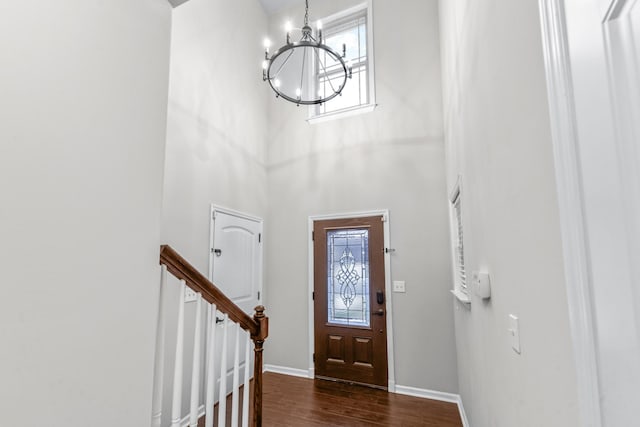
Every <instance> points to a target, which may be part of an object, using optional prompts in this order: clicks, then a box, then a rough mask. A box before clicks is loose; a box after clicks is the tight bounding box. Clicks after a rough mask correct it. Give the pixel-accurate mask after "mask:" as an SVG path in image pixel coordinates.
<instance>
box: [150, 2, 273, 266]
mask: <svg viewBox="0 0 640 427" xmlns="http://www.w3.org/2000/svg"><path fill="white" fill-rule="evenodd" d="M265 32H266V16H265V14H264V11H263V10H262V7H261V6H260V4H259V2H258V1H257V0H238V1H233V2H220V1H211V0H190V1H189V2H187V3H184V4H183V5H181V6H179V7H177V8H175V9H174V12H173V28H172V40H171V84H170V87H169V112H168V125H167V155H166V163H165V188H164V199H163V206H162V207H163V209H162V237H163V240H164V241H165V242H166V243H169V244H170V245H172V246H173V247H174V248H175V249H176V250H177V251H178V252H180V253H181V254H182V255H183V256H184V257H185V258H187V259H188V260H189V262H191V263H192V264H193V265H194V266H195V267H196V268H198V269H199V270H200V271H201V272H203V273H204V274H205V275H206V274H207V271H208V266H209V261H208V260H209V223H210V213H209V209H210V205H211V203H216V204H218V205H221V206H224V207H228V208H231V209H236V210H239V211H243V212H247V213H250V214H253V215H256V216H260V217H263V218H264V217H265V216H266V214H267V185H266V167H265V156H266V155H265V150H266V148H265V147H266V138H267V120H266V117H265V112H266V108H267V107H266V102H267V98H266V90H265V88H264V86H263V85H262V74H261V73H262V70H261V66H260V64H261V56H262V55H263V54H264V53H263V47H262V38H263V35H264V33H265ZM252 47H253V48H252Z"/></svg>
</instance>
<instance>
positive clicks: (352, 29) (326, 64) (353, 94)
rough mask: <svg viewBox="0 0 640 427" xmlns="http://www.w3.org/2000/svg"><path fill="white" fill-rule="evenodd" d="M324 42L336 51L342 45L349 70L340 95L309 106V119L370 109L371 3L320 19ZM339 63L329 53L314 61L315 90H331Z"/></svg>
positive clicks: (337, 82)
mask: <svg viewBox="0 0 640 427" xmlns="http://www.w3.org/2000/svg"><path fill="white" fill-rule="evenodd" d="M321 22H322V26H323V33H324V34H323V40H324V44H326V45H327V46H329V47H331V48H332V49H333V50H335V51H336V52H338V53H342V51H343V46H345V47H346V58H344V59H345V62H346V63H347V64H348V65H350V66H351V67H352V69H353V76H352V78H351V79H348V80H347V82H346V84H345V88H344V90H343V91H342V94H341V95H340V96H337V97H335V98H334V99H332V100H330V101H328V102H325V103H324V104H320V105H314V106H312V107H311V108H310V121H311V122H313V121H315V120H316V119H321V118H326V117H337V116H342V115H347V114H353V113H355V112H366V111H371V110H372V109H373V106H374V105H375V100H374V85H373V83H374V81H373V80H374V78H373V49H372V35H371V33H372V31H371V3H370V2H367V3H363V4H361V5H359V6H356V7H354V8H352V9H349V10H347V11H344V12H342V13H339V14H337V15H333V16H330V17H328V18H325V19H322V20H321ZM343 75H344V74H343V73H342V66H341V64H340V63H338V62H337V61H331V59H330V58H329V55H326V54H325V55H324V56H323V57H320V58H318V60H317V61H316V63H315V76H314V79H313V80H314V83H315V85H316V89H317V91H318V93H322V94H327V93H332V92H333V91H334V90H336V89H337V88H338V87H339V86H340V85H341V84H342V78H341V77H342V76H343Z"/></svg>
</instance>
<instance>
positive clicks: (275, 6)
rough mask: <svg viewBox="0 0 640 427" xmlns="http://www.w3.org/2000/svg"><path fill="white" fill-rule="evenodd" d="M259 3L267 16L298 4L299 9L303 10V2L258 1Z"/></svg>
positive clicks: (297, 0)
mask: <svg viewBox="0 0 640 427" xmlns="http://www.w3.org/2000/svg"><path fill="white" fill-rule="evenodd" d="M260 3H262V7H264V10H266V11H267V13H268V14H269V15H271V14H272V13H275V12H277V11H279V10H282V9H285V8H287V7H289V6H293V5H295V4H300V7H301V8H304V0H260Z"/></svg>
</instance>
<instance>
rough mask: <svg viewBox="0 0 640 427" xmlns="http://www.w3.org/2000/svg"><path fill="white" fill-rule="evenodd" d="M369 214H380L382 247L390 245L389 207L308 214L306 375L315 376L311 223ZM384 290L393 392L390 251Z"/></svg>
mask: <svg viewBox="0 0 640 427" xmlns="http://www.w3.org/2000/svg"><path fill="white" fill-rule="evenodd" d="M369 216H382V218H383V222H384V223H383V224H382V230H383V234H384V247H385V248H389V247H390V244H389V242H390V239H389V209H378V210H371V211H361V212H347V213H337V214H324V215H311V216H309V222H308V233H307V241H308V253H309V261H308V285H309V288H308V295H307V301H308V322H309V335H308V340H309V354H308V362H309V370H308V377H309V378H312V379H313V378H314V377H315V364H314V363H313V352H314V350H315V348H314V337H315V330H314V327H313V313H314V304H313V273H314V272H313V239H312V234H313V223H314V222H315V221H322V220H330V219H349V218H361V217H369ZM384 291H385V294H386V295H387V307H386V310H387V316H386V320H387V322H386V323H387V325H386V327H387V375H388V378H387V384H388V390H389V392H391V393H395V391H396V376H395V363H394V360H395V358H394V354H393V349H394V345H393V342H394V341H393V298H392V292H391V252H387V253H385V254H384Z"/></svg>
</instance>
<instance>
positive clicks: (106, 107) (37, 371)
mask: <svg viewBox="0 0 640 427" xmlns="http://www.w3.org/2000/svg"><path fill="white" fill-rule="evenodd" d="M0 19H1V22H0V57H1V58H2V59H1V62H2V67H0V93H1V94H2V95H1V96H0V116H1V117H2V126H0V141H1V142H0V194H1V195H2V201H1V202H0V241H1V242H2V248H1V249H0V260H1V261H0V265H1V266H2V279H0V280H1V281H2V284H1V285H0V342H1V343H2V344H1V345H0V360H1V361H2V363H1V364H0V382H1V383H2V385H1V386H0V412H1V413H2V421H1V422H0V423H1V424H2V425H7V426H9V425H15V426H22V427H36V426H43V425H64V426H86V425H92V426H105V427H112V426H116V425H118V426H142V425H147V424H148V423H149V421H150V414H151V388H152V371H153V348H154V338H155V334H154V328H155V326H154V323H155V315H156V311H157V289H158V287H157V284H158V279H159V268H158V253H159V244H160V207H161V195H162V168H163V156H164V145H165V142H164V141H165V129H166V109H167V91H166V88H167V84H168V72H169V37H170V25H171V9H170V5H169V3H167V2H164V1H151V0H136V1H131V0H116V1H107V2H104V1H86V0H82V1H79V0H78V1H65V2H42V1H35V0H24V1H20V2H12V3H7V4H5V5H4V6H3V8H2V18H0Z"/></svg>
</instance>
